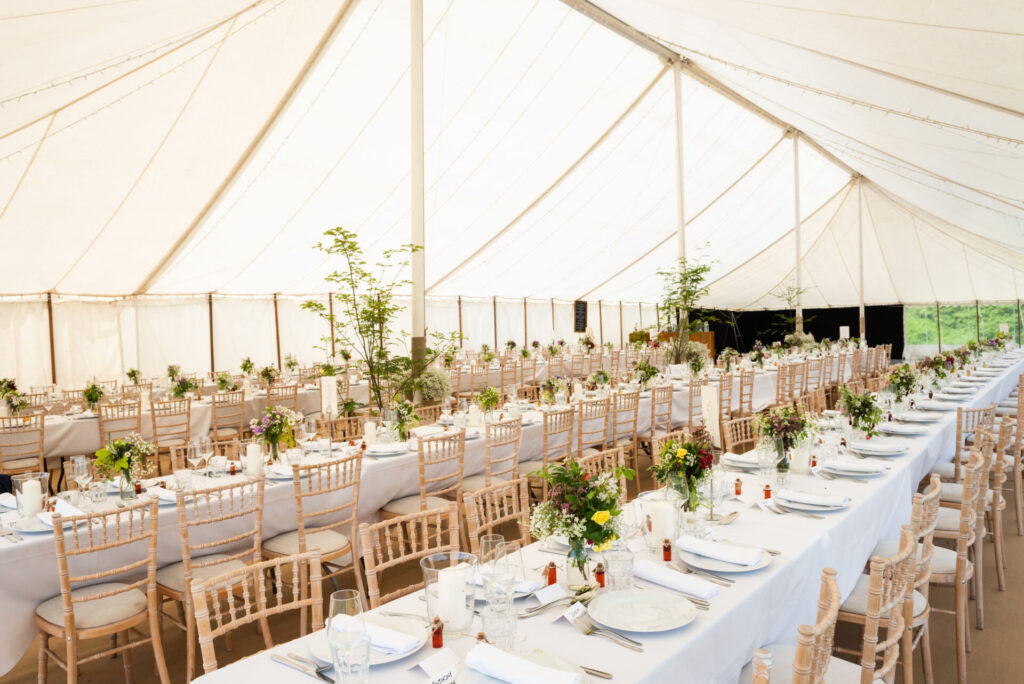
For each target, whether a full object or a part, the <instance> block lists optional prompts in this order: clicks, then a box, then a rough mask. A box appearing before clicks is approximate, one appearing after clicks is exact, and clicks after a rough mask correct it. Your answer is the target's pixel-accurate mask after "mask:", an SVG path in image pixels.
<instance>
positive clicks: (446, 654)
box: [416, 646, 462, 684]
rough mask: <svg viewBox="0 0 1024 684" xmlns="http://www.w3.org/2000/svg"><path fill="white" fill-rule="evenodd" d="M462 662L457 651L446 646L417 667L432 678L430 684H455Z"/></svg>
mask: <svg viewBox="0 0 1024 684" xmlns="http://www.w3.org/2000/svg"><path fill="white" fill-rule="evenodd" d="M461 663H462V660H461V659H460V658H459V656H458V655H456V653H455V651H453V650H452V649H450V648H448V647H447V646H445V647H444V648H442V649H441V650H439V651H438V652H437V653H435V654H434V655H432V656H430V657H429V658H427V659H426V660H423V661H422V662H420V663H419V665H417V666H416V667H419V668H422V669H423V671H424V672H426V673H427V676H428V677H430V684H453V683H454V682H455V677H456V676H458V674H459V665H460V664H461Z"/></svg>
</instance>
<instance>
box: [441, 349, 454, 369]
mask: <svg viewBox="0 0 1024 684" xmlns="http://www.w3.org/2000/svg"><path fill="white" fill-rule="evenodd" d="M441 364H442V365H443V366H444V367H445V368H451V367H452V365H454V364H455V352H454V351H453V350H451V349H449V350H448V351H446V352H445V353H444V354H442V355H441Z"/></svg>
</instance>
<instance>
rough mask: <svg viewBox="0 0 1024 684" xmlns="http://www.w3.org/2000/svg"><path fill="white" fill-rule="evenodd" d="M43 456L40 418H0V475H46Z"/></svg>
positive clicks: (42, 425)
mask: <svg viewBox="0 0 1024 684" xmlns="http://www.w3.org/2000/svg"><path fill="white" fill-rule="evenodd" d="M45 453H46V452H45V427H44V420H43V416H41V415H34V416H4V417H0V473H2V474H4V475H18V474H20V473H36V472H38V473H43V472H46V463H45ZM10 463H13V464H16V465H8V464H10Z"/></svg>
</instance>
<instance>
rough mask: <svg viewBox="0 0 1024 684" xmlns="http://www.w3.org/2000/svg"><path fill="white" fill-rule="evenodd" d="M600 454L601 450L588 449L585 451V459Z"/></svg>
mask: <svg viewBox="0 0 1024 684" xmlns="http://www.w3.org/2000/svg"><path fill="white" fill-rule="evenodd" d="M599 453H601V450H600V449H595V448H594V447H587V448H586V449H584V450H583V458H586V457H587V456H596V455H597V454H599Z"/></svg>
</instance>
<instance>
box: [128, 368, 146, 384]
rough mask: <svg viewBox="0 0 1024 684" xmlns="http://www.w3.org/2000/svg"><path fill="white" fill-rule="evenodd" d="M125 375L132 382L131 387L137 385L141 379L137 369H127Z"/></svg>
mask: <svg viewBox="0 0 1024 684" xmlns="http://www.w3.org/2000/svg"><path fill="white" fill-rule="evenodd" d="M125 375H127V376H128V379H129V380H131V381H132V384H133V385H138V384H139V380H141V379H142V373H141V372H140V371H139V369H138V368H129V369H128V372H127V373H125Z"/></svg>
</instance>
